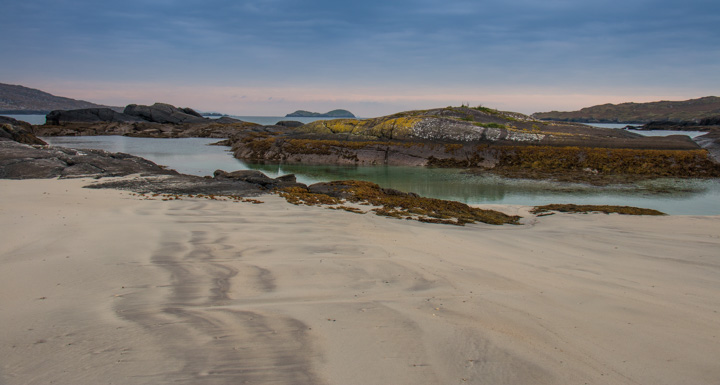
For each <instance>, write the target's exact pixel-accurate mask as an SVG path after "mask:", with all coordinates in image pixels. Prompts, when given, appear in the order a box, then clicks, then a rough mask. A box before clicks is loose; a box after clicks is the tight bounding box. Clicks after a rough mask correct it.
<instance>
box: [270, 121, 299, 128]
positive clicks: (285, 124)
mask: <svg viewBox="0 0 720 385" xmlns="http://www.w3.org/2000/svg"><path fill="white" fill-rule="evenodd" d="M304 124H305V123H303V122H298V121H297V120H281V121H279V122H277V123H275V125H276V126H283V127H290V128H298V127H300V126H302V125H304Z"/></svg>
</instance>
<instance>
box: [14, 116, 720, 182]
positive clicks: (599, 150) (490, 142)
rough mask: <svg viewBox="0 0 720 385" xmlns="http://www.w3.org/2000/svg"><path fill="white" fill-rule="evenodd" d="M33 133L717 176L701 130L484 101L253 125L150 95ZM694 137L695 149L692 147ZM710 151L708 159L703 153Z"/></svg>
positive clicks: (717, 150)
mask: <svg viewBox="0 0 720 385" xmlns="http://www.w3.org/2000/svg"><path fill="white" fill-rule="evenodd" d="M27 130H29V131H30V132H32V133H33V134H35V135H38V136H55V135H125V136H134V137H153V138H183V137H209V138H218V139H224V140H223V141H222V142H219V143H218V144H222V145H226V146H229V147H231V149H232V152H233V154H234V156H235V157H236V158H238V159H241V160H247V161H269V162H281V163H297V164H335V165H389V166H420V167H425V166H429V167H453V168H467V169H469V170H470V171H471V172H475V173H483V172H489V173H495V174H499V175H504V176H509V177H520V178H533V179H559V180H575V181H580V182H582V181H587V182H589V183H594V184H603V183H615V182H617V181H619V180H620V181H622V180H628V181H631V180H633V178H656V177H701V178H702V177H720V165H719V164H718V160H720V145H719V144H718V143H720V142H719V141H718V138H715V137H712V136H709V137H707V138H705V137H701V138H700V139H699V140H697V141H693V140H692V139H690V138H689V137H687V136H684V135H674V136H668V137H647V136H642V135H639V134H636V133H632V132H629V131H624V130H616V129H606V128H598V127H592V126H587V125H583V124H577V123H567V122H547V121H539V120H536V119H533V118H532V117H529V116H526V115H522V114H518V113H514V112H505V111H497V110H494V109H490V108H485V107H475V108H471V107H468V106H461V107H447V108H439V109H431V110H418V111H407V112H402V113H398V114H394V115H389V116H383V117H379V118H373V119H362V120H361V119H334V120H319V121H315V122H312V123H309V124H302V123H299V122H293V121H283V122H278V123H277V124H275V125H269V126H262V125H258V124H254V123H248V122H242V121H239V120H236V119H232V118H228V117H223V118H220V119H208V118H204V117H202V116H201V115H200V114H198V113H197V112H195V111H194V110H192V109H190V108H176V107H174V106H170V105H167V104H162V103H156V104H154V105H152V106H138V105H129V106H127V107H126V108H125V110H124V112H122V113H119V112H116V111H112V110H109V109H98V108H93V109H83V110H73V111H54V112H52V113H51V114H49V115H48V117H47V123H46V124H45V125H39V126H30V127H29V128H27ZM701 145H702V147H701ZM713 157H714V160H713Z"/></svg>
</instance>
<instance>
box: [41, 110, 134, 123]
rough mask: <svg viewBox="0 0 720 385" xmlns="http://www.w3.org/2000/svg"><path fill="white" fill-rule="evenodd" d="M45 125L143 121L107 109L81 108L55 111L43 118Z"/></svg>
mask: <svg viewBox="0 0 720 385" xmlns="http://www.w3.org/2000/svg"><path fill="white" fill-rule="evenodd" d="M45 120H46V123H45V124H50V125H58V126H59V125H63V124H65V123H94V122H122V123H133V122H144V121H145V120H144V119H142V118H140V117H137V116H131V115H127V114H123V113H120V112H117V111H115V110H111V109H109V108H83V109H79V110H69V111H65V110H55V111H52V112H50V113H49V114H47V116H45Z"/></svg>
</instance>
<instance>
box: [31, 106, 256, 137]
mask: <svg viewBox="0 0 720 385" xmlns="http://www.w3.org/2000/svg"><path fill="white" fill-rule="evenodd" d="M252 126H259V125H258V124H255V123H249V122H243V121H241V120H238V119H234V118H230V117H227V116H225V117H221V118H219V119H208V118H204V117H202V116H201V115H200V114H199V113H197V112H196V111H195V110H193V109H191V108H177V107H174V106H171V105H169V104H164V103H155V104H153V105H152V106H142V105H136V104H130V105H128V106H127V107H125V110H124V112H122V113H120V112H117V111H114V110H111V109H108V108H85V109H79V110H69V111H62V110H58V111H52V112H51V113H49V114H48V115H47V117H46V123H45V124H44V125H39V126H33V127H32V132H33V133H34V134H35V135H38V136H92V135H123V136H134V137H149V138H192V137H204V138H228V137H230V136H232V135H233V134H234V133H236V132H237V131H240V130H243V129H245V128H247V127H252Z"/></svg>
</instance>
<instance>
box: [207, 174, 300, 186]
mask: <svg viewBox="0 0 720 385" xmlns="http://www.w3.org/2000/svg"><path fill="white" fill-rule="evenodd" d="M213 178H215V179H216V180H237V181H243V182H248V183H252V184H256V185H260V186H262V187H264V188H266V189H273V188H286V187H295V186H302V187H305V185H304V184H302V183H297V179H296V178H295V175H294V174H289V175H283V176H280V177H277V178H270V177H269V176H267V175H265V174H263V173H262V172H260V171H257V170H238V171H233V172H227V171H223V170H215V172H214V173H213Z"/></svg>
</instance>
